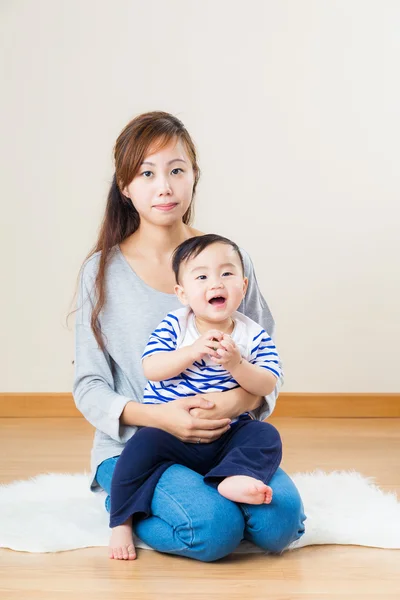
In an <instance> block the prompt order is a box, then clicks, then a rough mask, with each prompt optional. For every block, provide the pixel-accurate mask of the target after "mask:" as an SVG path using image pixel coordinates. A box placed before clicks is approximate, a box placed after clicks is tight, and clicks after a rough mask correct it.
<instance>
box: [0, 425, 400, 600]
mask: <svg viewBox="0 0 400 600" xmlns="http://www.w3.org/2000/svg"><path fill="white" fill-rule="evenodd" d="M271 422H273V423H274V424H275V425H276V426H277V427H278V428H279V430H280V432H281V435H282V438H283V447H284V461H283V465H282V466H283V468H285V469H286V470H287V471H288V472H289V473H294V472H296V471H307V470H313V469H315V468H320V469H324V470H334V469H355V470H358V471H360V472H361V473H363V474H365V475H368V476H373V477H375V478H376V482H377V484H378V485H379V486H380V487H381V488H383V489H385V490H394V491H396V492H397V493H398V495H399V496H400V419H394V418H393V419H291V418H279V419H278V418H276V419H274V420H273V421H272V420H271ZM92 432H93V430H92V428H91V426H90V425H89V424H88V423H86V422H85V421H84V420H83V419H79V418H71V419H67V418H63V419H55V418H51V419H50V418H48V419H35V418H31V419H17V418H15V419H13V418H9V419H0V456H1V459H0V482H1V483H6V482H10V481H12V480H13V479H21V478H26V477H29V476H32V475H36V474H38V473H41V472H46V471H53V472H57V471H58V472H78V471H80V472H81V471H83V470H85V469H86V470H87V469H88V460H89V452H90V447H91V442H92ZM0 598H1V600H8V599H17V598H18V599H20V598H22V599H23V600H30V599H38V600H39V599H40V600H57V599H59V598H65V599H68V600H69V599H71V600H80V599H85V600H92V599H93V600H95V599H96V600H98V599H99V598H115V599H118V600H120V599H125V598H126V599H127V598H130V599H131V598H133V599H135V600H145V599H146V600H150V599H151V600H164V599H171V600H172V599H178V600H186V599H190V600H205V599H207V600H213V599H214V598H215V599H222V598H224V599H225V598H229V599H232V600H236V599H241V600H248V599H251V600H255V599H257V600H265V599H274V600H275V599H279V600H297V599H298V600H300V599H301V600H306V599H308V598H312V599H314V600H333V599H338V598H340V599H342V600H348V599H349V600H350V599H353V598H357V599H359V600H361V599H368V600H381V599H389V598H390V599H391V600H395V599H396V600H398V599H399V598H400V551H398V550H380V549H374V548H361V547H355V546H315V547H306V548H303V549H300V550H297V551H294V552H290V553H289V552H287V553H285V554H284V555H282V556H280V557H275V556H265V555H234V556H231V557H228V558H226V559H224V560H221V561H218V562H217V563H212V564H203V563H200V562H196V561H192V560H190V559H184V558H178V557H171V556H167V555H161V554H158V553H156V552H152V551H145V550H139V557H138V560H136V561H134V562H131V563H127V562H119V561H111V560H109V559H108V558H107V551H106V548H88V549H84V550H76V551H73V552H61V553H57V554H27V553H20V552H12V551H10V550H1V549H0Z"/></svg>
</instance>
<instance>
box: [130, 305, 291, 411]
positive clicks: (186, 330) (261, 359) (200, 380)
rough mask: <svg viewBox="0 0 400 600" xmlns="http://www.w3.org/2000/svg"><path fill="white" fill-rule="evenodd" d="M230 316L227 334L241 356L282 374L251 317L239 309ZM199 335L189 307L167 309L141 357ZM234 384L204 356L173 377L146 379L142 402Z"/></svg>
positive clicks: (224, 388)
mask: <svg viewBox="0 0 400 600" xmlns="http://www.w3.org/2000/svg"><path fill="white" fill-rule="evenodd" d="M232 318H233V320H234V329H233V331H232V333H231V338H232V340H233V341H234V342H235V344H236V345H237V346H238V348H239V351H240V354H241V355H242V356H243V358H245V359H246V360H248V361H249V362H250V363H252V364H254V365H257V366H259V367H261V368H263V369H267V370H268V371H270V372H271V373H273V374H274V375H275V377H276V378H277V379H280V378H281V376H282V373H281V367H280V360H279V356H278V353H277V350H276V347H275V344H274V342H273V341H272V339H271V337H270V335H268V333H267V332H266V331H265V330H264V329H263V328H262V327H261V326H260V325H258V324H257V323H255V322H254V321H253V320H252V319H250V318H249V317H246V316H245V315H243V314H241V313H239V312H235V313H234V314H233V315H232ZM216 329H218V327H216ZM199 336H200V333H199V331H198V330H197V327H196V322H195V317H194V313H193V311H192V310H191V309H190V307H184V308H180V309H179V310H176V311H173V312H170V313H168V315H167V316H166V317H165V319H163V321H162V322H161V323H160V324H159V326H158V327H157V328H156V329H155V330H154V331H153V333H152V334H151V336H150V338H149V341H148V343H147V346H146V348H145V350H144V352H143V355H142V360H143V359H144V358H146V357H147V356H151V355H152V354H155V353H157V352H172V351H174V350H177V349H178V348H183V347H184V346H189V345H191V344H193V342H195V340H196V339H198V337H199ZM235 387H239V384H238V383H237V381H236V380H235V379H234V378H233V377H232V375H231V374H230V373H229V371H227V370H226V369H225V368H224V367H223V365H217V364H215V363H214V362H212V361H211V359H210V358H209V357H204V358H203V359H202V360H198V361H196V362H195V363H193V365H191V366H190V367H188V368H187V369H186V370H185V371H184V372H183V373H180V375H178V376H176V377H171V378H170V379H166V380H164V381H148V383H147V385H146V387H145V390H144V397H143V402H144V404H161V403H163V402H170V401H172V400H177V399H178V398H184V397H186V396H194V395H195V394H206V393H209V392H224V391H227V390H231V389H233V388H235Z"/></svg>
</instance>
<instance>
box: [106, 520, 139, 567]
mask: <svg viewBox="0 0 400 600" xmlns="http://www.w3.org/2000/svg"><path fill="white" fill-rule="evenodd" d="M108 555H109V557H110V558H116V559H119V560H135V558H136V550H135V546H134V544H133V533H132V517H130V518H129V519H127V521H125V523H123V524H122V525H117V527H114V528H113V530H112V533H111V539H110V543H109V546H108Z"/></svg>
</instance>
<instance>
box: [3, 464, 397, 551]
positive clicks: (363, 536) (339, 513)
mask: <svg viewBox="0 0 400 600" xmlns="http://www.w3.org/2000/svg"><path fill="white" fill-rule="evenodd" d="M293 481H294V482H295V484H296V486H297V488H298V490H299V492H300V494H301V496H302V498H303V502H304V507H305V512H306V514H307V521H306V533H305V534H304V535H303V537H302V538H301V539H300V540H298V541H297V542H294V544H292V546H291V549H294V548H301V547H303V546H310V545H313V544H354V545H359V546H375V547H378V548H400V503H399V502H398V501H397V498H396V495H395V494H389V493H384V492H382V491H381V490H380V489H379V488H377V487H376V486H375V485H373V483H372V482H371V479H368V478H365V477H363V476H362V475H360V474H359V473H356V472H344V471H342V472H338V471H334V472H332V473H324V472H322V471H314V472H312V473H297V474H296V475H293ZM105 496H106V494H105V493H99V494H93V493H92V492H90V490H89V478H88V475H87V474H85V473H76V474H56V473H48V474H43V475H38V476H37V477H34V478H32V479H29V480H26V481H14V482H13V483H11V484H8V485H0V547H3V548H11V549H12V550H19V551H25V552H59V551H62V550H73V549H76V548H87V547H89V546H107V544H108V539H109V531H110V530H109V528H108V513H107V512H106V510H105V508H104V499H105ZM136 544H137V546H138V547H139V548H148V546H146V544H144V543H143V542H141V541H140V540H136ZM257 551H260V550H259V549H258V548H256V547H255V546H253V545H251V544H249V543H248V542H245V543H243V542H242V544H241V545H240V546H239V548H238V552H257Z"/></svg>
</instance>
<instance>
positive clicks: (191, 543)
mask: <svg viewBox="0 0 400 600" xmlns="http://www.w3.org/2000/svg"><path fill="white" fill-rule="evenodd" d="M157 491H158V492H162V493H163V494H165V495H166V496H168V498H169V499H170V500H172V501H173V503H174V504H175V505H176V506H179V508H180V509H181V510H182V512H183V514H184V515H185V517H186V518H187V520H188V523H189V527H190V533H191V539H190V542H189V544H186V545H187V546H188V547H189V548H192V547H193V538H194V534H193V523H192V519H191V518H190V515H189V514H188V513H187V512H186V510H185V509H184V508H183V506H182V504H180V503H179V502H177V501H176V499H175V498H174V497H173V496H171V494H169V493H168V492H167V491H165V490H164V489H163V488H162V487H159V488H158V489H157ZM152 514H153V513H152ZM154 516H157V515H154ZM158 518H160V517H158ZM162 520H163V521H165V519H162ZM165 522H167V521H165ZM171 527H172V529H173V530H174V532H175V531H176V527H174V526H173V525H171Z"/></svg>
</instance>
